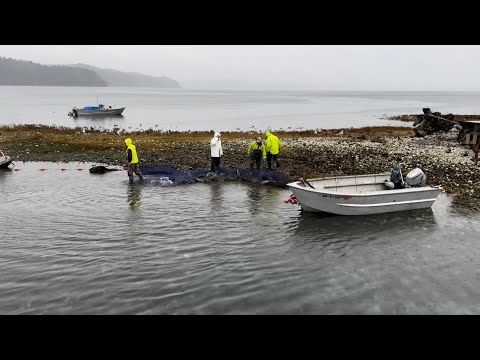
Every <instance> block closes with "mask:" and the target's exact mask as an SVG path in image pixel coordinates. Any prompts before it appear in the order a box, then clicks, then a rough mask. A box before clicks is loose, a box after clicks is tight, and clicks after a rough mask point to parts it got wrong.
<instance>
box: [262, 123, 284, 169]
mask: <svg viewBox="0 0 480 360" xmlns="http://www.w3.org/2000/svg"><path fill="white" fill-rule="evenodd" d="M265 139H266V140H265V150H266V151H267V166H268V170H272V160H273V161H275V162H276V163H277V168H279V167H280V163H279V162H278V154H279V153H280V148H281V147H282V143H281V142H280V140H279V139H278V137H276V136H275V135H273V134H272V133H271V132H270V131H268V130H267V131H266V132H265Z"/></svg>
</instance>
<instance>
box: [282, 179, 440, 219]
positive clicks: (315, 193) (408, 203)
mask: <svg viewBox="0 0 480 360" xmlns="http://www.w3.org/2000/svg"><path fill="white" fill-rule="evenodd" d="M378 184H379V185H380V184H381V183H378ZM287 186H288V187H289V188H290V190H291V191H292V192H293V194H294V195H295V198H296V200H297V202H298V204H299V205H300V206H301V207H302V209H303V210H304V211H307V212H325V213H331V214H336V215H372V214H382V213H388V212H397V211H409V210H415V209H426V208H430V207H431V206H432V205H433V203H434V202H435V200H436V199H437V196H438V194H440V192H441V191H442V188H441V187H440V186H437V187H430V186H424V187H418V188H406V189H395V190H375V191H366V192H364V193H355V192H353V191H348V192H340V191H338V190H337V191H329V190H326V189H312V188H310V187H307V186H305V185H304V184H303V183H302V182H294V183H290V184H287ZM358 186H361V185H358ZM350 188H351V187H350Z"/></svg>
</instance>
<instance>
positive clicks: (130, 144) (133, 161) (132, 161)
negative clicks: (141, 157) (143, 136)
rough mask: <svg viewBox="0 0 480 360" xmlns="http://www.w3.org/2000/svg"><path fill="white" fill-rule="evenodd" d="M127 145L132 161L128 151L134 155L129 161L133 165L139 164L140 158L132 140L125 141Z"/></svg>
mask: <svg viewBox="0 0 480 360" xmlns="http://www.w3.org/2000/svg"><path fill="white" fill-rule="evenodd" d="M125 145H127V158H128V160H130V157H129V154H128V151H129V150H130V151H131V154H132V160H131V161H129V162H130V163H131V164H137V163H138V156H137V148H136V147H135V145H133V144H132V139H126V140H125Z"/></svg>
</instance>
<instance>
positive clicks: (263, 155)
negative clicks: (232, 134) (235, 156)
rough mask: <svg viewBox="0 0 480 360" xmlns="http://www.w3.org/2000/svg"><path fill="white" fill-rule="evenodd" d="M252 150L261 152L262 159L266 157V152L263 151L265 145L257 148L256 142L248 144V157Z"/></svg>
mask: <svg viewBox="0 0 480 360" xmlns="http://www.w3.org/2000/svg"><path fill="white" fill-rule="evenodd" d="M253 150H261V151H262V158H265V157H267V152H266V150H265V145H263V144H262V145H260V146H258V144H257V140H255V141H254V142H252V143H250V145H249V146H248V150H247V154H248V155H250V154H251V153H253Z"/></svg>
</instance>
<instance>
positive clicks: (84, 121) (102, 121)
mask: <svg viewBox="0 0 480 360" xmlns="http://www.w3.org/2000/svg"><path fill="white" fill-rule="evenodd" d="M125 120H126V119H125V117H124V116H123V115H112V116H79V117H74V118H73V122H74V124H75V126H80V127H81V126H88V127H90V126H93V127H105V128H107V127H108V128H124V127H125V124H126V122H125Z"/></svg>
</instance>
